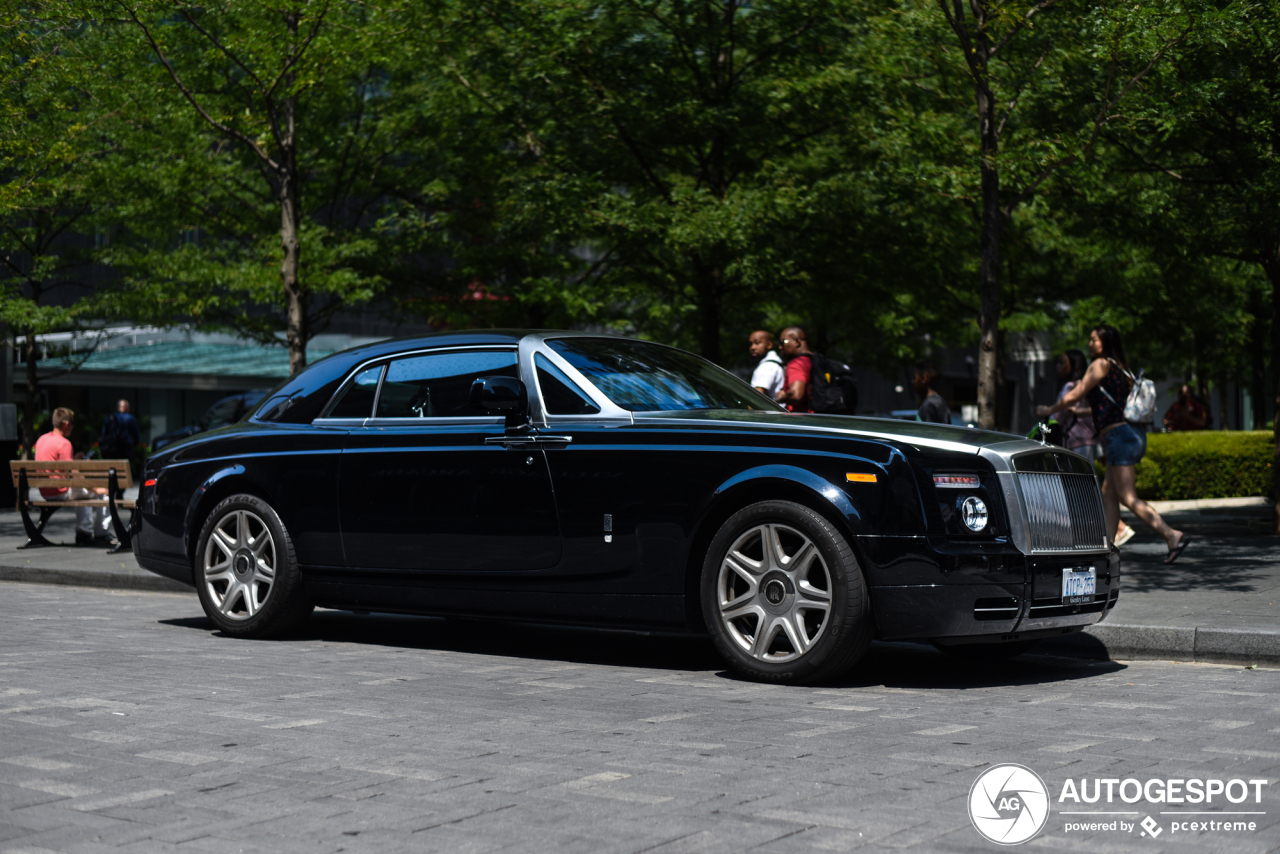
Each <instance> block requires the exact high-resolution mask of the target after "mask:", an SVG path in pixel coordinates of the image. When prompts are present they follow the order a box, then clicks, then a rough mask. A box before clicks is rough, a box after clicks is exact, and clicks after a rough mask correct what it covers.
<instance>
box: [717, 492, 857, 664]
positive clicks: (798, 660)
mask: <svg viewBox="0 0 1280 854" xmlns="http://www.w3.org/2000/svg"><path fill="white" fill-rule="evenodd" d="M702 608H703V616H704V618H705V619H706V623H707V627H708V629H709V630H710V632H711V638H712V640H713V641H714V643H715V645H716V648H717V649H718V650H719V651H720V654H721V655H723V656H724V658H725V659H726V660H727V661H728V662H729V664H730V665H731V666H732V667H733V668H734V669H735V670H737V671H738V672H739V673H742V674H743V675H746V676H749V677H751V678H753V679H760V680H765V681H770V682H787V683H802V682H820V681H823V680H826V679H831V678H834V677H836V676H838V675H840V674H841V673H843V672H844V671H846V670H848V669H849V668H850V667H852V666H853V665H854V664H856V663H857V661H858V659H860V658H861V657H862V655H863V654H864V653H865V652H866V649H867V646H868V645H869V644H870V642H871V636H872V634H873V630H874V624H873V622H872V617H871V600H870V598H869V597H868V595H867V588H866V582H865V580H864V579H863V576H862V570H861V568H860V567H859V566H858V561H857V558H856V557H855V556H854V553H853V548H852V547H851V546H850V544H849V542H848V540H847V539H846V538H845V536H844V535H843V534H842V533H841V532H840V531H839V530H837V529H836V528H835V527H834V526H833V525H832V524H831V523H830V522H828V521H827V520H826V519H825V518H823V517H822V516H821V515H819V514H818V513H815V512H814V511H813V510H811V509H809V508H808V507H805V506H804V505H801V504H796V503H793V502H790V501H761V502H759V503H757V504H752V505H750V506H749V507H746V508H743V509H742V510H740V511H738V512H737V513H735V514H734V515H733V516H731V517H730V518H729V519H728V520H727V521H726V522H725V523H724V525H723V526H721V528H720V530H719V532H718V533H717V534H716V536H715V538H714V539H713V540H712V542H711V547H710V548H709V549H708V551H707V557H706V561H705V562H704V563H703V567H702Z"/></svg>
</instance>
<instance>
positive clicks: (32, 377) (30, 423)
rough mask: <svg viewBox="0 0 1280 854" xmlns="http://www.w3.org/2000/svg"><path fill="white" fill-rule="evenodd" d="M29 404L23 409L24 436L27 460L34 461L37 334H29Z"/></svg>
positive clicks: (38, 382)
mask: <svg viewBox="0 0 1280 854" xmlns="http://www.w3.org/2000/svg"><path fill="white" fill-rule="evenodd" d="M26 351H27V363H26V368H27V371H26V373H27V402H26V403H25V404H24V405H23V407H22V435H23V437H24V438H25V439H26V445H27V451H26V453H25V454H24V457H25V458H26V459H33V458H34V457H35V451H36V405H37V401H38V400H39V398H38V395H39V393H40V381H39V378H38V377H37V376H36V334H35V332H27V344H26Z"/></svg>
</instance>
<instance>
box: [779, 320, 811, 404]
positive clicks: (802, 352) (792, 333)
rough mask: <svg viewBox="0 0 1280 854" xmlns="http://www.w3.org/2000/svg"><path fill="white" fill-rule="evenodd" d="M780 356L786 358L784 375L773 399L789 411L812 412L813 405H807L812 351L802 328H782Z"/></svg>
mask: <svg viewBox="0 0 1280 854" xmlns="http://www.w3.org/2000/svg"><path fill="white" fill-rule="evenodd" d="M782 357H783V358H784V359H786V360H787V365H786V369H785V377H784V379H783V381H782V388H780V389H778V393H777V394H776V395H774V400H776V401H778V403H782V404H785V405H786V407H787V409H788V410H790V411H791V412H813V407H811V406H810V405H809V383H810V377H811V376H812V374H813V351H811V350H810V349H809V342H808V341H806V340H805V334H804V330H803V329H801V328H800V327H799V326H789V327H787V328H786V329H784V330H782Z"/></svg>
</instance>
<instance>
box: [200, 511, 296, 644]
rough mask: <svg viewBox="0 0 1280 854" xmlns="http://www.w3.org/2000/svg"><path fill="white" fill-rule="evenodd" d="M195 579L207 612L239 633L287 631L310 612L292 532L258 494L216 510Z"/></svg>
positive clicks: (252, 635) (247, 635)
mask: <svg viewBox="0 0 1280 854" xmlns="http://www.w3.org/2000/svg"><path fill="white" fill-rule="evenodd" d="M195 581H196V590H197V592H198V593H199V594H200V605H201V606H202V607H203V608H204V612H205V614H207V615H208V617H209V619H210V620H212V621H213V622H214V624H215V625H216V626H217V627H218V628H219V629H221V630H222V631H223V632H224V633H226V634H228V635H233V636H235V637H242V638H263V637H277V636H280V635H285V634H289V633H290V632H293V631H296V630H297V629H298V628H300V627H301V626H302V624H303V623H304V622H306V619H307V617H308V616H310V614H311V611H312V604H311V602H310V601H309V600H308V599H307V596H306V591H305V590H304V589H303V584H302V574H301V572H300V571H299V569H298V562H297V560H296V559H295V557H294V552H293V541H292V540H291V539H290V538H289V532H288V531H286V530H285V527H284V524H283V523H282V522H281V521H280V517H279V516H278V515H276V511H275V510H274V509H273V508H272V507H271V505H270V504H268V503H266V502H265V501H263V500H262V499H260V498H258V497H257V496H254V495H233V496H231V497H230V498H226V499H224V500H223V501H221V502H220V503H219V504H218V506H216V507H214V508H213V512H212V513H210V514H209V516H208V519H207V520H206V521H205V524H204V527H203V528H202V529H201V531H200V539H199V540H198V542H197V545H196V578H195Z"/></svg>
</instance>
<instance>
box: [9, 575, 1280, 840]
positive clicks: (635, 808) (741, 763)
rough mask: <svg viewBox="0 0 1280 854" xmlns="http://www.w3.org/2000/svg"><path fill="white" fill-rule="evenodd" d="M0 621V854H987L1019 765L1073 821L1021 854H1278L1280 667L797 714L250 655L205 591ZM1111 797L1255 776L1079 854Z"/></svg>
mask: <svg viewBox="0 0 1280 854" xmlns="http://www.w3.org/2000/svg"><path fill="white" fill-rule="evenodd" d="M0 596H2V597H3V600H4V605H5V607H4V610H3V614H2V615H0V852H17V851H28V852H32V851H42V850H52V851H76V852H79V851H85V852H89V851H122V850H123V851H159V850H175V849H176V850H182V851H197V852H205V851H216V852H231V851H264V852H292V851H299V852H337V851H361V852H363V851H371V852H372V851H376V852H384V851H449V852H455V851H457V852H483V851H493V850H503V851H530V852H545V851H557V852H577V851H583V852H597V851H604V852H613V851H617V852H641V851H646V852H648V851H658V852H689V851H707V852H718V851H726V852H727V851H733V852H742V851H748V850H751V851H760V852H794V851H811V850H819V851H821V850H827V851H841V850H852V849H858V850H865V851H878V850H888V849H894V850H910V851H969V850H974V851H979V850H980V851H992V850H998V847H997V846H995V845H993V844H991V843H988V842H986V841H984V840H983V839H982V838H981V837H980V836H979V835H978V833H977V832H976V831H975V829H974V827H973V826H972V825H971V823H970V819H969V817H968V812H967V809H966V805H967V802H968V797H969V791H970V787H971V786H972V784H973V782H974V780H975V778H976V777H977V775H978V774H979V773H980V772H981V771H982V770H983V769H984V768H985V767H987V766H989V765H992V764H998V763H1002V762H1017V763H1021V764H1023V765H1026V766H1028V767H1030V768H1032V769H1033V770H1035V771H1036V772H1038V773H1039V774H1040V775H1041V776H1042V777H1043V778H1044V780H1045V782H1046V784H1047V786H1048V789H1049V792H1050V798H1051V800H1053V801H1055V803H1054V804H1053V809H1054V812H1053V813H1052V814H1051V815H1050V818H1049V823H1048V825H1047V827H1046V829H1045V831H1044V832H1043V833H1041V835H1040V836H1039V837H1038V838H1036V839H1035V840H1034V841H1032V842H1031V843H1029V845H1028V849H1029V850H1031V849H1034V850H1070V851H1090V852H1094V851H1112V850H1125V851H1150V852H1160V851H1179V852H1180V851H1187V852H1200V851H1224V852H1226V851H1230V852H1233V854H1236V852H1255V851H1259V852H1260V851H1272V850H1276V849H1277V848H1280V821H1278V819H1280V805H1278V804H1277V802H1280V786H1278V785H1277V777H1278V770H1277V769H1280V703H1277V698H1280V671H1277V670H1269V669H1259V670H1246V669H1243V668H1241V667H1228V666H1213V665H1193V664H1173V663H1168V662H1134V663H1127V664H1126V663H1123V662H1120V663H1116V662H1084V661H1076V660H1068V659H1052V658H1048V657H1035V656H1025V657H1023V658H1022V659H1020V660H1018V661H1017V662H1014V663H1009V664H974V663H964V662H957V661H955V660H954V659H950V658H947V657H945V656H943V655H941V654H939V653H937V652H934V651H933V650H930V649H927V648H922V647H912V646H907V645H883V646H877V647H876V648H874V649H873V651H872V653H871V655H870V657H869V658H868V660H867V662H866V664H865V666H864V667H863V668H862V669H861V670H860V671H859V672H858V674H857V675H856V677H855V678H853V679H851V680H850V681H848V682H847V683H846V684H840V685H829V686H824V687H819V688H783V687H776V686H765V685H757V684H752V683H747V682H742V681H738V680H736V679H734V678H731V677H730V676H729V675H728V674H727V673H725V672H724V669H723V667H722V666H721V664H720V662H719V660H718V659H717V658H716V656H715V655H714V653H713V652H712V650H711V649H710V647H709V645H708V644H706V643H705V642H703V641H699V640H687V639H673V638H657V637H643V636H630V635H608V634H600V633H590V632H578V631H568V630H554V629H532V628H525V627H519V626H494V625H486V624H479V623H466V622H455V621H443V620H429V619H416V618H400V617H388V616H379V615H373V616H355V615H349V614H340V613H335V612H320V613H318V614H317V615H316V618H315V620H314V621H313V623H312V627H311V629H310V630H309V632H308V634H307V635H305V636H304V637H301V638H299V639H296V640H290V641H279V642H252V641H238V640H232V639H229V638H226V637H222V636H220V635H218V634H216V633H214V632H213V631H212V630H211V627H210V625H209V624H208V623H207V622H206V621H205V619H204V617H203V615H202V614H201V613H200V608H199V605H198V603H197V602H196V600H195V597H194V595H188V596H181V595H174V594H166V593H117V592H108V591H103V590H92V589H85V588H74V587H43V586H36V585H24V584H10V583H6V584H0ZM1098 777H1105V778H1119V779H1123V778H1126V777H1135V778H1138V779H1139V780H1145V779H1148V778H1205V779H1208V778H1221V779H1225V780H1229V779H1233V778H1239V779H1243V780H1258V779H1263V780H1267V781H1268V783H1269V785H1268V786H1264V787H1262V789H1261V791H1262V802H1261V805H1253V804H1252V800H1253V798H1252V797H1251V798H1250V804H1249V805H1246V806H1237V807H1234V809H1238V810H1253V811H1261V812H1265V813H1266V814H1265V815H1258V816H1250V817H1248V818H1249V820H1252V821H1255V822H1256V823H1257V830H1256V831H1254V832H1247V831H1243V832H1233V833H1223V832H1217V833H1213V832H1210V833H1207V834H1205V833H1196V832H1178V831H1177V830H1175V829H1172V828H1167V829H1162V830H1161V835H1159V836H1157V837H1156V838H1154V839H1153V838H1151V837H1141V836H1139V834H1140V833H1141V830H1140V829H1136V830H1134V831H1133V832H1130V833H1124V832H1113V831H1090V832H1072V833H1068V832H1066V831H1065V830H1064V824H1065V822H1066V821H1068V820H1071V819H1070V817H1064V816H1061V815H1059V814H1058V813H1059V812H1061V811H1062V810H1066V809H1070V806H1064V805H1062V804H1059V803H1056V800H1057V794H1058V793H1059V792H1060V790H1061V788H1062V787H1063V785H1064V783H1065V781H1066V780H1067V779H1073V780H1076V781H1077V783H1078V782H1079V781H1080V780H1081V779H1082V778H1098ZM1086 806H1087V805H1086ZM1161 808H1162V807H1161V806H1160V805H1155V806H1152V805H1146V804H1142V803H1139V804H1138V805H1136V806H1135V807H1129V806H1126V805H1123V804H1121V805H1119V806H1112V807H1111V809H1113V810H1114V809H1142V810H1144V812H1143V813H1141V814H1135V815H1132V816H1129V817H1128V818H1129V820H1130V821H1131V822H1132V821H1134V820H1138V821H1140V820H1141V818H1142V817H1143V816H1145V815H1147V814H1154V817H1155V819H1157V820H1158V821H1161V822H1167V821H1169V820H1172V819H1170V818H1169V817H1162V816H1161V815H1159V814H1158V812H1157V811H1158V810H1160V809H1161ZM1213 808H1215V809H1225V808H1231V807H1230V806H1229V805H1227V804H1226V803H1224V802H1223V800H1222V798H1221V797H1219V798H1218V799H1217V800H1215V801H1214V804H1213ZM1077 809H1079V807H1077ZM1165 809H1168V807H1165ZM1192 809H1194V808H1192ZM1200 809H1204V807H1200ZM1194 818H1200V819H1203V818H1205V817H1194Z"/></svg>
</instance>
